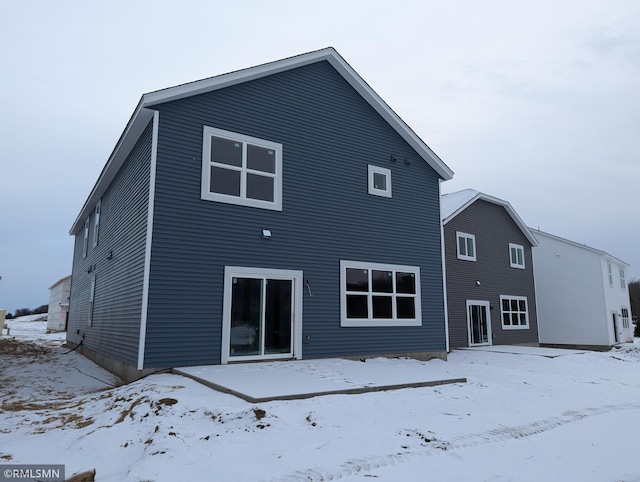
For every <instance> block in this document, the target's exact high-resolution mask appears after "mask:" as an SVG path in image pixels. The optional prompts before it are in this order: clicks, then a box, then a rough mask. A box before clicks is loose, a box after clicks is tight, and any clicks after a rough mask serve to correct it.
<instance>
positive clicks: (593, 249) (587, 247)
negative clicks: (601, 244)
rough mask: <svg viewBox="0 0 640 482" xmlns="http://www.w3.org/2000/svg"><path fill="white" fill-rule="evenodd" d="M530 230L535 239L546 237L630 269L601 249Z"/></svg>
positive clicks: (537, 230) (627, 264)
mask: <svg viewBox="0 0 640 482" xmlns="http://www.w3.org/2000/svg"><path fill="white" fill-rule="evenodd" d="M529 229H530V230H531V233H532V234H533V235H534V236H536V237H545V236H546V237H547V238H550V239H554V240H556V241H559V242H561V243H565V244H568V245H569V246H574V247H576V248H580V249H584V250H586V251H591V252H592V253H596V254H598V255H600V256H604V257H605V258H607V259H610V260H611V261H614V262H615V263H619V264H623V265H625V266H626V267H630V266H631V265H630V264H629V263H626V262H624V261H622V260H621V259H620V258H616V257H615V256H613V255H611V254H609V253H607V252H606V251H602V250H601V249H597V248H593V247H591V246H587V245H586V244H580V243H578V242H576V241H571V240H570V239H566V238H561V237H560V236H556V235H555V234H550V233H545V232H544V231H540V230H539V229H534V228H529Z"/></svg>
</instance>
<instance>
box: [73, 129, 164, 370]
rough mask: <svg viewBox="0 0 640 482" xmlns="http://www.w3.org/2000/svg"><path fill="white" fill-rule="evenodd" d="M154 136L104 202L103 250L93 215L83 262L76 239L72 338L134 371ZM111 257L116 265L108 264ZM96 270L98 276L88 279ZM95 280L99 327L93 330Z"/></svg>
mask: <svg viewBox="0 0 640 482" xmlns="http://www.w3.org/2000/svg"><path fill="white" fill-rule="evenodd" d="M151 136H152V125H151V124H149V126H148V127H147V128H146V130H145V131H144V133H143V135H142V136H141V138H140V140H139V141H138V143H137V145H136V146H135V148H134V149H133V151H132V152H131V154H130V155H129V158H128V159H127V161H126V162H125V163H124V165H123V166H122V168H121V170H120V171H119V172H118V174H117V175H116V177H115V179H114V180H113V182H112V183H111V185H110V186H109V188H108V190H107V191H106V192H105V194H104V195H103V196H102V206H101V214H100V227H99V238H98V245H97V246H96V247H95V248H94V247H93V235H94V216H95V214H93V213H92V214H91V223H90V230H89V249H88V253H87V257H86V258H85V259H83V258H82V243H83V232H82V231H81V232H80V233H79V234H78V235H76V237H75V249H74V257H73V277H72V287H71V299H70V311H69V330H68V333H67V338H68V339H69V340H70V341H72V342H73V343H78V342H80V340H83V346H85V347H86V348H88V349H91V350H93V351H95V352H97V353H99V354H102V355H105V356H108V357H111V358H115V359H117V360H120V361H123V362H125V363H128V364H131V365H136V363H137V356H138V340H139V337H140V319H141V307H142V287H143V276H144V253H145V243H146V227H147V211H148V205H149V172H150V166H151ZM109 253H112V259H107V258H108V257H109ZM90 266H91V267H92V272H91V273H87V270H88V269H89V267H90ZM93 276H95V277H96V289H95V298H94V310H93V325H92V326H88V325H87V319H88V316H89V313H88V308H89V290H90V286H91V279H92V277H93ZM78 330H79V331H80V333H77V331H78ZM83 336H84V339H83Z"/></svg>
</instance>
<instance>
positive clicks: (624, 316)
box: [620, 308, 630, 328]
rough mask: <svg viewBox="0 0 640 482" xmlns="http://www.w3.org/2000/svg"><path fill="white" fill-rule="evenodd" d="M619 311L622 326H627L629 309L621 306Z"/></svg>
mask: <svg viewBox="0 0 640 482" xmlns="http://www.w3.org/2000/svg"><path fill="white" fill-rule="evenodd" d="M620 311H621V312H622V327H623V328H629V326H630V325H629V310H628V309H627V308H622V309H621V310H620Z"/></svg>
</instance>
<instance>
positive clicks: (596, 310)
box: [531, 229, 633, 349]
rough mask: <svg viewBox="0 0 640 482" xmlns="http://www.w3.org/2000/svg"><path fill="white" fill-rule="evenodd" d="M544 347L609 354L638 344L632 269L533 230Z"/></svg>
mask: <svg viewBox="0 0 640 482" xmlns="http://www.w3.org/2000/svg"><path fill="white" fill-rule="evenodd" d="M531 232H532V233H533V234H534V236H535V237H536V239H537V240H538V242H539V246H538V247H537V248H536V250H535V252H534V262H535V274H536V283H537V288H538V310H539V323H540V343H541V344H544V345H550V346H555V345H570V346H574V347H579V348H593V349H609V348H610V347H611V346H613V345H615V344H616V343H623V342H633V323H632V321H631V303H630V301H629V288H628V287H627V269H628V268H629V265H628V264H627V263H625V262H624V261H621V260H620V259H618V258H616V257H614V256H611V255H610V254H609V253H606V252H604V251H601V250H599V249H596V248H592V247H590V246H587V245H585V244H580V243H576V242H575V241H570V240H568V239H565V238H561V237H559V236H555V235H553V234H549V233H545V232H543V231H540V230H535V229H532V230H531Z"/></svg>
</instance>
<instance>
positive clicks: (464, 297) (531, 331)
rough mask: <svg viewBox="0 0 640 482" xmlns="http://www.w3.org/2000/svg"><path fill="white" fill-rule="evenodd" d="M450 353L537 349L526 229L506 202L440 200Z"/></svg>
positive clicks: (532, 242) (472, 196)
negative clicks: (474, 349)
mask: <svg viewBox="0 0 640 482" xmlns="http://www.w3.org/2000/svg"><path fill="white" fill-rule="evenodd" d="M441 207H442V222H443V226H444V247H445V269H446V280H447V285H446V286H447V312H448V327H449V346H450V348H460V347H467V346H474V345H502V344H526V345H537V344H538V322H537V310H536V293H535V283H534V271H533V262H532V247H533V246H536V245H537V241H536V239H535V238H534V237H533V235H532V234H531V232H530V231H529V229H528V228H527V227H526V225H525V224H524V223H523V222H522V220H521V219H520V217H519V216H518V214H517V213H516V211H515V210H514V209H513V207H512V206H511V205H510V204H509V203H508V202H506V201H503V200H501V199H498V198H495V197H492V196H488V195H486V194H483V193H481V192H478V191H474V190H473V189H466V190H463V191H458V192H455V193H451V194H445V195H444V196H442V201H441Z"/></svg>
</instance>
